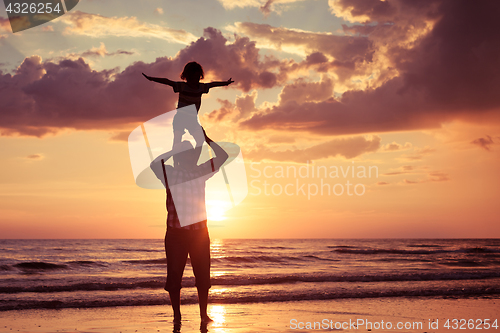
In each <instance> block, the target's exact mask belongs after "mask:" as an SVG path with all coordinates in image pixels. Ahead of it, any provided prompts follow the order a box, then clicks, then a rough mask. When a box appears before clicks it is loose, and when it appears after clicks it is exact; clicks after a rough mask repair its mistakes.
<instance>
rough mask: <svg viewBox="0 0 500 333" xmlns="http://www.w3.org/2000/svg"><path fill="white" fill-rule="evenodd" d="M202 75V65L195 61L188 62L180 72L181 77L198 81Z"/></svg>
mask: <svg viewBox="0 0 500 333" xmlns="http://www.w3.org/2000/svg"><path fill="white" fill-rule="evenodd" d="M204 77H205V76H204V73H203V67H201V65H200V64H199V63H197V62H195V61H191V62H188V63H187V64H186V66H184V70H183V71H182V73H181V79H182V80H186V81H200V80H201V79H203V78H204Z"/></svg>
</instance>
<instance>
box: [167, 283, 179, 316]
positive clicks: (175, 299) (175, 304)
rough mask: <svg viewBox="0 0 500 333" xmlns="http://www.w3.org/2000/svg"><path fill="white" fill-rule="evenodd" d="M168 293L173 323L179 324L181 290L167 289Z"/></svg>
mask: <svg viewBox="0 0 500 333" xmlns="http://www.w3.org/2000/svg"><path fill="white" fill-rule="evenodd" d="M168 295H169V296H170V304H172V310H173V311H174V324H179V323H180V322H181V290H180V289H179V290H177V291H169V292H168Z"/></svg>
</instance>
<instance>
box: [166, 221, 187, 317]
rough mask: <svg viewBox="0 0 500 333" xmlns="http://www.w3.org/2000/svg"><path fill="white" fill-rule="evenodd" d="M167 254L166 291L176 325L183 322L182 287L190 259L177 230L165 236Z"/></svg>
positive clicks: (169, 230) (183, 239)
mask: <svg viewBox="0 0 500 333" xmlns="http://www.w3.org/2000/svg"><path fill="white" fill-rule="evenodd" d="M165 252H166V255H167V282H166V284H165V290H166V291H168V294H169V296H170V304H172V310H173V312H174V323H180V321H181V309H180V306H181V286H182V284H181V283H182V275H183V273H184V267H185V266H186V262H187V257H188V248H187V246H186V239H185V237H183V235H182V233H179V232H178V231H177V232H176V231H175V229H168V230H167V235H166V236H165Z"/></svg>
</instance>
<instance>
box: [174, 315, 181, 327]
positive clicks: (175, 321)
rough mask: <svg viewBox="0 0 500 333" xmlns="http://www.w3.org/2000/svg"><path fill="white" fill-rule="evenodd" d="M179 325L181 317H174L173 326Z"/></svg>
mask: <svg viewBox="0 0 500 333" xmlns="http://www.w3.org/2000/svg"><path fill="white" fill-rule="evenodd" d="M180 323H181V315H180V314H179V315H174V324H179V325H180Z"/></svg>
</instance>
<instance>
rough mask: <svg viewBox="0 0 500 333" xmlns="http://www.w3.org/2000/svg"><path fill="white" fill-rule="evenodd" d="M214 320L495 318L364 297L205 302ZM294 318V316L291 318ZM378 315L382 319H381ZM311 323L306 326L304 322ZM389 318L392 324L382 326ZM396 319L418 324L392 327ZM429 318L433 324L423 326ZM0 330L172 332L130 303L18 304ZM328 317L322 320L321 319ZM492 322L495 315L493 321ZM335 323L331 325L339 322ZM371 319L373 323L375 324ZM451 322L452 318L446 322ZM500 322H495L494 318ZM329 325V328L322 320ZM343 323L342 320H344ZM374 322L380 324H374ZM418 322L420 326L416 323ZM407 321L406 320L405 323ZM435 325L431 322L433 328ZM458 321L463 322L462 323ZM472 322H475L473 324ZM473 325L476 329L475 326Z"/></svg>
mask: <svg viewBox="0 0 500 333" xmlns="http://www.w3.org/2000/svg"><path fill="white" fill-rule="evenodd" d="M181 310H182V312H183V321H182V327H181V330H180V332H200V320H199V317H198V306H197V305H182V308H181ZM209 314H210V316H211V317H212V318H213V319H214V322H213V323H211V324H209V325H208V327H207V330H208V332H213V333H222V332H225V333H244V332H245V333H246V332H255V333H257V332H269V333H271V332H321V331H342V332H453V331H461V332H467V331H471V329H458V328H459V327H460V323H459V325H458V327H457V329H455V330H454V329H447V328H445V327H444V324H445V322H446V320H447V319H450V320H453V319H454V318H456V319H462V318H463V319H474V325H478V324H479V323H480V321H478V319H482V320H484V319H490V322H491V323H492V322H493V321H494V320H495V319H499V320H500V318H499V317H500V299H499V298H497V297H491V298H428V297H425V298H423V297H413V298H401V297H397V298H396V297H395V298H364V299H341V300H323V301H291V302H271V303H245V304H209ZM361 319H362V320H364V321H365V322H366V321H369V322H371V323H372V327H371V330H370V329H369V327H367V326H366V325H359V326H357V327H355V326H353V325H351V326H350V327H345V328H344V329H342V328H340V326H338V328H339V329H335V326H334V325H335V323H336V322H338V323H339V324H341V323H343V322H346V323H348V322H349V321H351V322H356V321H357V320H361ZM294 320H296V321H294ZM382 321H383V324H382ZM308 322H309V323H310V325H314V322H319V323H321V324H322V327H320V326H319V325H318V324H316V329H314V327H313V328H309V329H307V328H304V329H298V327H299V326H300V327H302V325H303V326H304V327H307V325H308V324H307V323H308ZM388 322H391V323H392V325H393V327H392V329H387V325H388V324H387V323H388ZM398 322H401V323H410V324H407V325H412V326H413V325H419V326H414V327H413V328H407V329H405V328H402V329H397V328H396V325H397V323H398ZM429 322H434V324H433V325H434V327H432V328H429ZM0 323H1V324H0V332H23V333H24V332H29V333H31V332H44V333H49V332H50V333H52V332H89V333H90V332H92V333H97V332H102V333H108V332H109V333H111V332H117V333H118V332H122V333H125V332H172V331H173V324H172V311H171V309H170V306H168V305H161V306H142V307H137V306H131V307H109V308H88V309H61V310H18V311H6V312H0ZM326 323H328V324H326ZM497 323H498V321H497ZM339 324H337V325H339ZM377 324H378V325H379V326H378V328H377ZM450 324H453V322H450ZM499 324H500V323H499ZM330 325H333V329H331V328H326V326H330ZM346 325H347V324H344V326H346ZM380 325H383V327H382V326H380ZM420 325H421V326H420ZM407 327H408V326H407ZM436 327H437V328H436ZM462 327H465V328H467V325H464V326H462ZM474 327H476V326H474ZM479 327H482V328H483V329H482V330H481V331H482V332H496V331H498V329H493V328H491V329H489V330H486V329H484V328H485V326H484V324H479ZM478 331H479V330H478Z"/></svg>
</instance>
